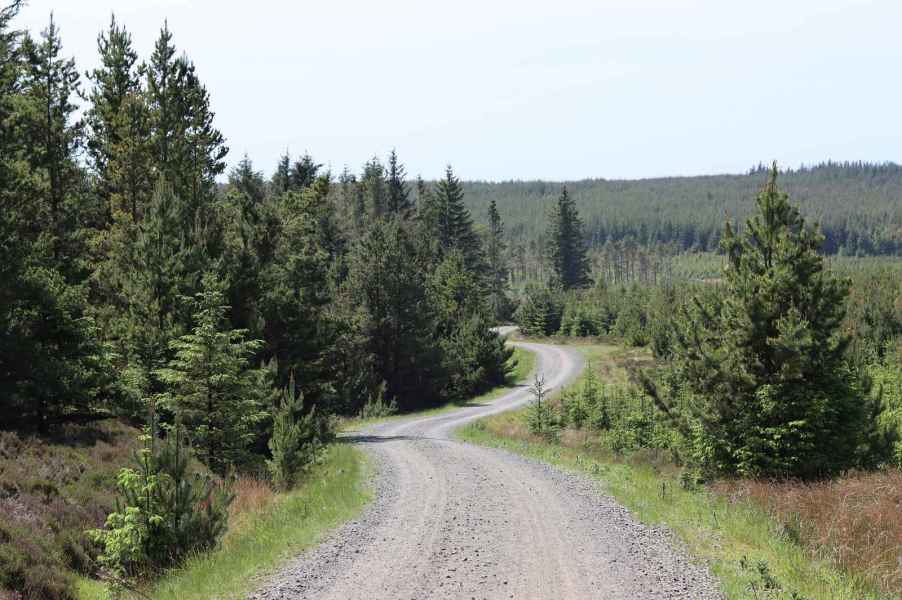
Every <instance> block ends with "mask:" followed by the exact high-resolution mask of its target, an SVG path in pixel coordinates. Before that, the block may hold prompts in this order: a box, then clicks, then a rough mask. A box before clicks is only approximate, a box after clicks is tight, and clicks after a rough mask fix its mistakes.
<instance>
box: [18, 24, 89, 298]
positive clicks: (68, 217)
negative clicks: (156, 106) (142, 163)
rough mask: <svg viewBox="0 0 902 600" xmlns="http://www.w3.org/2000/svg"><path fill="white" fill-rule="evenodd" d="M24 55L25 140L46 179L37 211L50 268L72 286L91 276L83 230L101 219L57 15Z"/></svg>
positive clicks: (71, 64) (74, 74)
mask: <svg viewBox="0 0 902 600" xmlns="http://www.w3.org/2000/svg"><path fill="white" fill-rule="evenodd" d="M22 50H23V53H24V55H25V57H26V68H25V71H24V78H23V82H22V88H23V107H24V110H23V111H22V113H21V114H22V116H23V122H24V124H25V127H24V128H23V129H24V131H22V134H23V135H24V136H25V141H26V144H25V148H24V149H25V152H26V155H27V160H28V162H29V166H30V168H31V170H32V172H33V173H34V175H36V176H38V177H40V178H41V179H40V184H39V191H38V196H37V197H36V198H33V199H32V201H34V202H36V206H37V207H38V214H37V215H36V217H37V219H38V223H39V226H40V227H41V229H42V236H43V241H42V243H44V244H46V246H47V248H48V258H49V260H50V263H49V266H51V267H52V268H53V269H56V270H58V271H60V272H61V273H62V274H63V275H64V276H65V277H66V279H67V281H69V282H72V283H80V282H81V281H83V280H84V279H85V277H86V276H87V274H88V270H87V265H85V264H84V261H83V259H84V254H83V251H84V248H83V239H84V236H82V235H80V233H81V232H80V229H81V228H82V227H83V225H84V224H85V223H89V222H92V221H94V220H95V219H96V217H97V215H95V214H92V213H91V210H90V207H89V205H88V204H87V202H86V200H87V199H86V198H85V197H84V195H83V193H82V192H83V187H84V178H83V175H82V172H81V170H80V169H79V167H78V164H77V162H76V158H75V157H76V152H77V151H78V150H79V149H80V148H81V146H82V143H83V126H82V123H81V122H80V121H77V120H75V112H76V110H77V106H76V105H75V103H74V100H75V97H76V96H77V94H78V89H79V75H78V71H77V70H76V68H75V61H74V60H73V59H66V58H63V56H62V41H61V40H60V36H59V30H58V29H57V27H56V23H55V22H54V20H53V16H52V15H51V18H50V24H49V25H48V27H47V29H45V30H44V31H43V32H42V34H41V40H40V41H35V40H33V39H32V38H31V37H30V36H29V35H28V34H26V35H25V37H24V40H23V44H22Z"/></svg>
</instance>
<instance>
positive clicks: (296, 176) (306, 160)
mask: <svg viewBox="0 0 902 600" xmlns="http://www.w3.org/2000/svg"><path fill="white" fill-rule="evenodd" d="M320 168H322V165H320V164H317V163H316V162H314V161H313V157H312V156H310V155H309V154H305V155H304V156H302V157H301V158H300V160H297V161H295V163H294V166H293V167H292V168H291V171H290V172H289V174H288V189H290V190H294V191H295V192H301V191H303V190H305V189H306V188H308V187H310V186H311V185H313V182H314V181H316V178H317V177H318V176H319V170H320Z"/></svg>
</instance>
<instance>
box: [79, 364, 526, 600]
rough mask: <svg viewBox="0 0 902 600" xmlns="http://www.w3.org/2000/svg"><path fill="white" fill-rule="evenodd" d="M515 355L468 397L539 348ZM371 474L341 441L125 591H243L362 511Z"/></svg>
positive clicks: (170, 596) (94, 593)
mask: <svg viewBox="0 0 902 600" xmlns="http://www.w3.org/2000/svg"><path fill="white" fill-rule="evenodd" d="M511 363H512V366H513V369H512V371H511V373H510V374H509V376H508V383H506V384H505V385H503V386H499V387H497V388H495V389H493V390H490V391H489V392H486V393H485V394H483V395H481V396H478V397H476V398H473V399H471V400H469V401H468V404H470V403H475V404H480V403H485V402H490V401H492V400H494V399H495V398H498V397H500V396H501V395H503V394H504V393H505V392H507V391H508V390H509V389H510V388H511V387H512V386H513V385H515V384H517V383H519V382H522V381H524V380H525V379H526V378H527V376H528V375H529V374H530V373H531V372H532V370H533V368H534V367H535V354H533V353H532V352H530V351H528V350H524V349H522V348H515V349H514V355H513V356H512V357H511ZM459 406H460V405H459V404H454V403H450V404H447V405H445V406H441V407H438V408H434V409H430V410H426V411H421V412H417V413H411V414H406V415H395V416H391V417H386V418H383V419H367V420H362V419H349V420H347V421H345V422H344V423H343V424H342V430H343V431H348V430H352V429H357V428H359V427H362V426H366V425H370V424H374V423H377V422H382V421H386V420H396V419H403V418H409V417H412V416H418V417H419V416H430V415H435V414H442V413H445V412H449V411H451V410H454V409H456V408H458V407H459ZM366 479H367V478H366V463H365V460H364V457H363V454H362V453H361V452H360V451H359V450H357V449H355V448H353V447H352V446H348V445H343V444H335V445H333V446H332V447H331V448H330V449H329V451H328V453H327V454H326V456H325V459H324V460H323V462H322V464H320V465H318V466H317V467H316V469H315V470H314V471H313V472H312V473H311V474H310V475H309V476H308V478H307V481H306V482H305V483H304V484H303V485H301V486H300V487H299V488H297V489H296V490H293V491H291V492H289V493H287V494H278V495H273V493H272V492H271V491H269V489H268V488H265V486H264V488H265V489H261V490H260V491H259V493H258V494H255V493H254V490H244V493H239V495H238V496H239V500H241V499H242V498H249V500H248V502H249V503H251V504H254V503H255V500H254V498H255V496H260V498H258V499H257V500H256V504H257V505H256V506H249V507H245V508H239V510H238V512H237V514H236V515H233V516H232V517H231V519H230V522H231V525H230V528H229V532H228V533H227V534H226V537H225V539H224V540H223V543H222V546H221V547H220V548H219V549H218V550H216V551H214V552H211V553H208V554H202V555H198V556H196V557H193V558H191V559H189V560H188V561H187V562H186V564H185V565H183V566H182V567H181V568H179V569H176V570H173V571H171V572H169V573H167V574H166V575H164V576H163V577H162V578H161V579H160V580H158V581H157V582H155V583H154V584H153V586H152V587H151V588H150V589H147V590H142V595H141V596H138V595H137V594H131V595H128V594H127V595H126V597H134V598H139V597H149V598H152V599H154V600H176V599H178V600H181V599H186V600H193V599H197V600H201V599H206V598H219V599H227V598H244V597H246V596H247V594H248V593H249V592H251V591H253V589H254V588H255V587H257V585H258V584H259V580H258V579H255V577H256V576H259V575H260V574H261V573H265V572H267V571H269V570H272V569H274V568H275V567H277V566H278V565H279V564H280V563H281V562H282V561H283V560H284V559H285V558H287V557H289V556H292V555H296V554H298V553H299V552H301V551H302V550H304V549H305V548H308V547H310V546H312V545H314V544H316V543H317V542H318V541H319V540H320V539H321V538H322V537H323V536H324V535H325V534H326V533H327V532H328V531H331V530H332V529H334V528H335V527H337V526H339V525H341V524H342V523H343V522H345V521H347V520H349V519H351V518H353V517H354V515H356V514H358V513H359V512H360V510H362V508H363V506H364V505H365V504H366V503H367V501H368V500H369V492H368V490H367V489H366V486H365V483H364V482H365V481H366ZM239 485H241V483H239ZM239 500H236V502H238V501H239ZM77 591H78V597H79V599H80V600H100V599H103V598H107V597H108V594H107V590H106V587H105V586H104V584H102V583H101V582H98V581H95V580H91V579H87V578H80V579H79V580H78V584H77Z"/></svg>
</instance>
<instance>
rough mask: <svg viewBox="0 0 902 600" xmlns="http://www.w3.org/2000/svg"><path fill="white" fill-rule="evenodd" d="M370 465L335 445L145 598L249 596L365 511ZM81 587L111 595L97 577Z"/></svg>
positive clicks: (87, 599)
mask: <svg viewBox="0 0 902 600" xmlns="http://www.w3.org/2000/svg"><path fill="white" fill-rule="evenodd" d="M366 469H367V467H366V462H365V460H364V459H363V455H362V453H361V452H360V451H359V450H357V449H356V448H353V447H351V446H348V445H343V444H335V445H333V446H332V447H330V449H329V450H328V451H327V453H326V455H325V457H324V460H323V461H322V463H321V464H319V465H318V466H317V467H316V468H315V469H314V470H313V471H312V472H311V473H310V475H309V476H308V478H307V481H306V482H305V483H304V484H303V485H301V486H300V487H298V488H297V489H296V490H293V491H291V492H289V493H287V494H282V495H278V496H276V497H275V498H273V499H272V500H271V501H269V502H267V503H266V504H265V506H264V507H262V508H261V509H260V510H257V511H249V512H247V513H243V514H242V515H240V516H239V519H237V522H236V523H235V524H234V525H233V527H232V528H231V529H230V530H229V533H228V534H227V535H226V537H225V539H224V540H223V543H222V546H221V547H220V548H219V549H218V550H216V551H214V552H211V553H207V554H202V555H198V556H195V557H193V558H190V559H189V560H188V561H187V562H186V563H185V565H184V566H182V567H181V568H179V569H175V570H173V571H171V572H169V573H167V574H166V575H164V576H163V577H162V578H161V579H160V580H158V581H157V582H155V583H154V585H153V586H152V587H151V588H150V589H149V590H144V592H143V593H142V596H141V597H150V598H153V599H155V600H156V599H160V600H164V599H172V600H175V599H178V600H193V599H197V600H201V599H206V598H220V599H226V598H245V597H246V596H247V594H248V593H249V592H252V591H253V590H254V588H256V587H257V586H258V585H259V580H257V579H255V576H258V575H259V574H261V573H265V572H266V571H268V570H271V569H273V568H275V567H277V566H278V565H279V564H280V563H281V562H282V561H283V560H285V559H286V558H288V557H290V556H293V555H296V554H298V553H299V552H301V551H302V550H304V549H305V548H308V547H310V546H312V545H314V544H316V543H317V542H318V541H319V540H320V539H322V537H323V536H324V535H325V533H326V532H328V531H330V530H332V529H334V528H335V527H337V526H339V525H340V524H342V523H343V522H345V521H348V520H349V519H351V518H353V517H354V515H356V514H358V513H359V512H360V510H361V509H362V508H363V506H364V505H365V504H366V503H367V501H368V500H369V498H370V495H369V492H368V490H367V489H366V486H365V481H366ZM78 590H79V597H80V598H81V599H82V600H95V599H100V598H105V597H106V595H105V589H104V586H103V585H102V584H100V583H98V582H95V581H91V580H86V579H83V580H81V581H80V582H79V586H78ZM128 596H129V595H127V597H128ZM134 597H139V596H137V595H135V596H134Z"/></svg>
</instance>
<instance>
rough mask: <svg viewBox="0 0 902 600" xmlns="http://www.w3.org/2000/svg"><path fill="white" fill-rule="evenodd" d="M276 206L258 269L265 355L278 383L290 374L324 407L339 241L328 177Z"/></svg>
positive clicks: (328, 390)
mask: <svg viewBox="0 0 902 600" xmlns="http://www.w3.org/2000/svg"><path fill="white" fill-rule="evenodd" d="M276 210H277V214H278V220H279V222H280V226H279V228H278V231H279V232H278V236H277V238H276V243H275V245H274V247H273V257H272V260H270V261H268V264H266V265H263V267H264V268H263V271H262V273H261V274H260V277H261V283H260V286H261V298H260V311H261V314H262V316H263V320H264V329H263V333H264V339H265V340H266V343H267V352H266V355H267V357H272V358H275V359H276V361H277V363H278V369H279V381H278V383H279V385H280V386H285V385H287V383H288V378H289V375H290V374H292V373H294V374H295V375H296V376H297V378H298V381H299V383H298V385H299V386H300V390H299V391H300V392H301V394H302V395H303V397H304V399H305V401H306V402H309V403H311V404H316V405H317V406H319V407H320V408H321V409H323V410H326V409H328V408H329V407H330V406H329V403H330V402H331V395H332V390H331V385H330V382H331V381H332V377H331V375H330V368H331V366H330V364H329V353H330V352H331V350H332V347H333V344H334V343H335V336H336V331H335V323H334V319H333V318H332V316H331V312H330V311H329V310H328V307H329V305H330V303H331V302H332V301H333V299H334V298H333V287H332V284H331V279H330V270H331V269H332V268H333V267H334V266H335V263H336V262H337V256H338V253H339V252H340V247H341V245H342V241H341V239H340V236H339V233H338V231H337V225H336V224H335V220H334V219H335V207H334V205H333V204H332V201H331V198H330V183H329V181H328V180H327V179H325V178H319V179H318V181H317V182H315V183H314V184H313V185H312V186H311V187H308V188H307V189H305V190H304V191H303V192H294V191H291V192H288V193H286V194H283V195H282V197H281V198H280V199H279V201H278V205H277V207H276Z"/></svg>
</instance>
